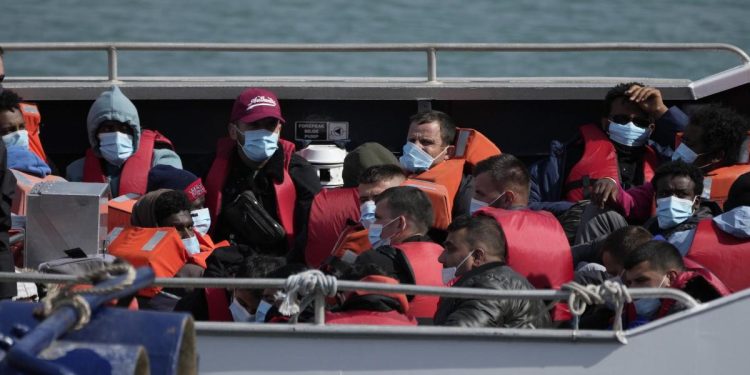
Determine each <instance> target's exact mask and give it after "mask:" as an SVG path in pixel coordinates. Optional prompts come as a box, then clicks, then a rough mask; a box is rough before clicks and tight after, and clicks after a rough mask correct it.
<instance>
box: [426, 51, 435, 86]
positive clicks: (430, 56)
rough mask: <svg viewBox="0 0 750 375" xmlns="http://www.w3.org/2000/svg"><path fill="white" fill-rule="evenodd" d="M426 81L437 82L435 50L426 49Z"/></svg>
mask: <svg viewBox="0 0 750 375" xmlns="http://www.w3.org/2000/svg"><path fill="white" fill-rule="evenodd" d="M427 83H437V51H436V50H435V48H429V49H427Z"/></svg>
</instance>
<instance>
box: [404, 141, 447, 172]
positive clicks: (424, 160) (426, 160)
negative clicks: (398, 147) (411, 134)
mask: <svg viewBox="0 0 750 375" xmlns="http://www.w3.org/2000/svg"><path fill="white" fill-rule="evenodd" d="M447 149H448V148H446V149H445V150H447ZM445 150H443V151H442V152H441V153H440V154H439V155H438V157H440V155H442V154H443V152H445ZM435 159H437V158H433V157H432V156H430V154H428V153H426V152H425V151H424V150H422V149H421V148H420V147H419V146H417V145H416V144H414V142H406V144H405V145H404V148H403V155H401V157H400V158H398V162H399V163H400V164H401V166H402V167H404V169H406V170H407V171H409V172H412V173H418V172H423V171H426V170H428V169H430V167H431V166H432V163H434V162H435Z"/></svg>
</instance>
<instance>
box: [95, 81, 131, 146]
mask: <svg viewBox="0 0 750 375" xmlns="http://www.w3.org/2000/svg"><path fill="white" fill-rule="evenodd" d="M110 120H111V121H119V122H122V123H125V124H128V125H129V126H130V127H131V128H132V129H133V152H135V151H137V150H138V145H139V143H140V139H141V121H140V119H139V118H138V111H137V110H136V109H135V105H133V102H131V101H130V99H128V98H127V97H126V96H125V94H123V93H122V91H120V88H119V87H117V86H112V87H111V88H110V89H109V90H107V91H104V92H103V93H102V94H101V95H99V97H98V98H97V99H96V101H94V104H92V105H91V109H89V115H88V117H87V118H86V128H87V130H88V134H89V144H90V145H91V148H92V149H93V150H94V153H95V154H96V155H98V156H101V154H100V152H99V138H97V136H96V130H97V129H98V128H99V125H100V124H101V123H102V122H104V121H110Z"/></svg>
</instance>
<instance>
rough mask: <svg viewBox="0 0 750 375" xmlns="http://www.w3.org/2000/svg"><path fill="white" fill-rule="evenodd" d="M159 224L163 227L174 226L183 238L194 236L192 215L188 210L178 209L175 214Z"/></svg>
mask: <svg viewBox="0 0 750 375" xmlns="http://www.w3.org/2000/svg"><path fill="white" fill-rule="evenodd" d="M159 225H161V226H164V227H174V229H177V232H178V233H180V237H181V238H182V239H183V240H184V239H186V238H190V237H193V236H195V231H193V217H192V216H191V215H190V212H189V211H180V212H178V213H176V214H172V215H170V216H169V217H167V218H166V219H164V221H163V222H161V223H159Z"/></svg>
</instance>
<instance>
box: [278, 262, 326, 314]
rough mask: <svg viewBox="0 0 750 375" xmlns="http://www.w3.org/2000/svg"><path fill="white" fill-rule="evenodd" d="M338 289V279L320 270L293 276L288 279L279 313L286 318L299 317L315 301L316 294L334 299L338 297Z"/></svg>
mask: <svg viewBox="0 0 750 375" xmlns="http://www.w3.org/2000/svg"><path fill="white" fill-rule="evenodd" d="M336 289H337V282H336V278H335V277H333V276H329V275H326V274H324V273H323V272H320V271H319V270H309V271H304V272H300V273H298V274H296V275H291V276H289V277H288V278H287V279H286V285H285V286H284V292H285V293H284V296H283V301H282V302H281V306H279V312H280V313H281V314H283V315H284V316H293V315H294V316H297V315H299V313H300V312H302V311H304V310H305V308H306V307H307V306H308V305H309V304H310V302H312V301H313V299H314V298H315V294H316V293H320V294H323V295H325V296H327V297H333V296H335V295H336Z"/></svg>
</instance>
